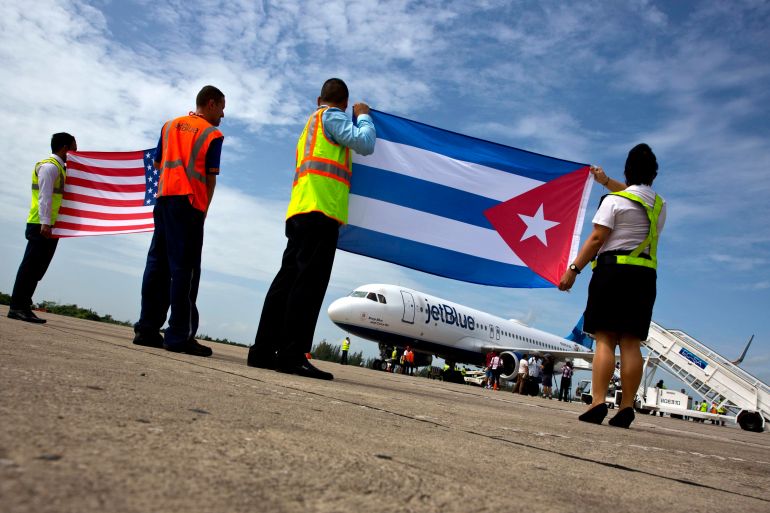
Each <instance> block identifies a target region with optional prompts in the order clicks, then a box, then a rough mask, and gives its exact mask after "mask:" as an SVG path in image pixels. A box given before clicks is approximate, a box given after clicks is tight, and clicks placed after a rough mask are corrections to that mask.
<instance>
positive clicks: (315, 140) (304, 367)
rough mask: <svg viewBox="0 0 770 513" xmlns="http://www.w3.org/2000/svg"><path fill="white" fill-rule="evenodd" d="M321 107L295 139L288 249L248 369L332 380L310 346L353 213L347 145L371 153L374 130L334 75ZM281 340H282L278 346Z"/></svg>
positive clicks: (269, 294)
mask: <svg viewBox="0 0 770 513" xmlns="http://www.w3.org/2000/svg"><path fill="white" fill-rule="evenodd" d="M317 104H318V108H317V110H316V111H315V112H314V113H313V114H311V115H310V117H309V118H308V120H307V122H306V123H305V128H304V130H303V131H302V134H301V135H300V137H299V140H298V141H297V153H296V169H295V174H294V183H293V186H292V191H291V200H290V201H289V208H288V211H287V213H286V237H287V239H288V242H287V245H286V250H285V251H284V253H283V259H282V261H281V269H280V270H279V271H278V274H277V275H276V276H275V279H274V280H273V283H272V284H271V285H270V289H269V290H268V292H267V295H266V296H265V302H264V306H263V307H262V315H261V317H260V320H259V327H258V328H257V335H256V337H255V339H254V345H252V346H251V348H250V349H249V356H248V360H247V363H248V365H249V366H250V367H260V368H267V369H275V370H277V371H280V372H285V373H288V374H297V375H299V376H305V377H310V378H317V379H334V376H333V375H332V374H331V373H329V372H324V371H321V370H319V369H317V368H316V367H314V366H313V365H311V364H310V362H308V361H307V359H306V358H305V357H304V354H305V353H306V352H308V351H309V350H310V347H311V346H312V344H313V333H314V332H315V326H316V323H317V322H318V313H319V311H320V310H321V304H322V303H323V298H324V295H325V294H326V288H327V286H328V284H329V276H330V275H331V271H332V266H333V265H334V255H335V252H336V250H337V237H338V235H339V228H340V225H341V224H345V223H346V222H347V218H348V194H349V192H350V178H351V175H352V172H353V163H352V159H351V156H350V151H351V150H353V151H355V152H356V153H358V154H359V155H369V154H371V153H372V152H373V151H374V144H375V140H376V132H375V129H374V122H373V121H372V118H371V117H370V116H369V106H368V105H366V104H365V103H357V104H355V105H353V116H354V118H357V122H356V123H354V122H353V121H351V120H350V119H349V118H348V117H347V116H346V115H345V111H346V110H347V108H348V87H347V86H346V85H345V82H343V81H342V80H340V79H338V78H330V79H329V80H327V81H326V82H325V83H324V85H323V87H322V88H321V95H320V96H319V97H318V100H317ZM279 341H284V343H283V344H282V345H279Z"/></svg>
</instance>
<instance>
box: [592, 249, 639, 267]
mask: <svg viewBox="0 0 770 513" xmlns="http://www.w3.org/2000/svg"><path fill="white" fill-rule="evenodd" d="M632 252H633V250H630V249H628V250H626V249H616V250H613V251H605V252H604V253H600V254H599V255H598V256H597V257H596V265H597V266H598V265H607V264H617V263H618V261H617V259H616V258H615V257H616V256H618V255H630V254H631V253H632ZM639 258H645V259H647V260H651V258H650V255H648V254H647V253H640V254H639Z"/></svg>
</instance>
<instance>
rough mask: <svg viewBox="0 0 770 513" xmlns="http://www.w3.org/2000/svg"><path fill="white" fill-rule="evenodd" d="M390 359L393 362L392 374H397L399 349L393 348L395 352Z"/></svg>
mask: <svg viewBox="0 0 770 513" xmlns="http://www.w3.org/2000/svg"><path fill="white" fill-rule="evenodd" d="M390 359H391V360H393V368H392V369H391V372H394V373H395V372H396V365H398V348H397V347H396V346H393V352H392V353H390Z"/></svg>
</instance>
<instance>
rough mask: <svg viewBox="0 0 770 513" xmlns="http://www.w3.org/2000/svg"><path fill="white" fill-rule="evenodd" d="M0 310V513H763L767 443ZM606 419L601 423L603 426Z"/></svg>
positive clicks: (669, 422)
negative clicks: (270, 361)
mask: <svg viewBox="0 0 770 513" xmlns="http://www.w3.org/2000/svg"><path fill="white" fill-rule="evenodd" d="M6 313H7V307H1V308H0V511H2V512H3V513H17V512H18V513H21V512H35V513H44V512H57V513H58V512H78V513H82V512H92V511H93V512H155V511H157V512H177V511H179V512H184V513H194V512H212V513H216V512H223V513H225V512H227V513H230V512H241V511H244V512H246V511H248V512H255V511H263V512H360V511H365V512H367V513H374V512H380V511H382V512H407V511H409V512H411V511H414V512H468V511H473V512H487V511H489V512H492V511H494V512H509V511H526V512H539V511H548V512H551V511H579V510H582V511H591V512H612V513H617V512H626V511H628V512H635V511H640V510H647V511H654V512H668V511H683V512H684V511H687V512H692V511H741V512H754V511H756V512H765V513H767V512H768V511H770V433H767V432H765V433H748V432H745V431H741V430H740V429H738V428H736V427H718V426H712V425H710V424H694V423H691V422H685V421H680V420H675V419H671V418H667V417H666V418H659V417H651V416H641V417H640V416H637V420H636V422H635V423H634V424H633V425H632V428H631V429H630V430H624V429H618V428H612V427H609V426H607V425H606V421H605V424H604V425H602V426H595V425H586V424H583V423H580V422H578V421H577V416H578V415H579V413H580V412H581V411H583V409H584V407H583V406H582V405H580V404H577V403H571V404H567V403H561V402H558V401H556V400H551V401H549V400H545V399H541V398H532V397H522V396H519V395H514V394H511V393H508V392H493V391H490V390H484V389H480V388H477V387H472V386H467V385H455V384H450V383H443V382H439V381H432V380H428V379H423V378H416V377H409V376H401V375H393V374H388V373H384V372H378V371H373V370H369V369H363V368H355V367H350V366H340V365H336V364H331V363H328V362H317V365H318V367H320V368H322V369H324V370H327V371H331V372H333V373H334V375H335V379H334V381H331V382H323V381H317V380H311V379H306V378H300V377H296V376H290V375H285V374H280V373H277V372H273V371H269V370H261V369H252V368H249V367H247V366H246V364H245V360H246V350H245V349H244V348H241V347H235V346H226V345H221V344H212V347H213V349H214V356H213V357H211V358H198V357H194V356H188V355H182V354H175V353H170V352H167V351H164V350H158V349H149V348H144V347H140V346H134V345H133V344H132V343H131V340H132V337H133V332H132V330H131V329H130V328H125V327H120V326H113V325H108V324H102V323H96V322H90V321H83V320H78V319H72V318H67V317H61V316H56V315H51V314H41V316H42V317H45V318H46V319H48V323H47V324H45V325H32V324H27V323H23V322H20V321H15V320H10V319H8V318H6ZM612 414H613V412H611V413H610V415H612Z"/></svg>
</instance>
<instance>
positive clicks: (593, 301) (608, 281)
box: [583, 263, 657, 340]
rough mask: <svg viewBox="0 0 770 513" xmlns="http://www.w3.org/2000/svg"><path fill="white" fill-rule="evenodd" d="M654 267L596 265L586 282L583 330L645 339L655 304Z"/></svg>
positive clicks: (655, 277)
mask: <svg viewBox="0 0 770 513" xmlns="http://www.w3.org/2000/svg"><path fill="white" fill-rule="evenodd" d="M656 281H657V273H656V272H655V269H650V268H649V267H642V266H638V265H627V264H603V263H601V264H599V265H597V266H596V268H594V270H593V275H592V276H591V283H590V284H589V285H588V303H587V304H586V311H585V313H584V314H583V315H584V319H583V331H585V332H586V333H591V334H595V333H596V332H598V331H611V332H615V333H620V334H629V335H634V336H636V337H638V338H639V340H647V335H648V332H649V330H650V321H651V320H652V307H653V305H654V304H655V295H656V293H657V290H656Z"/></svg>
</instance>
